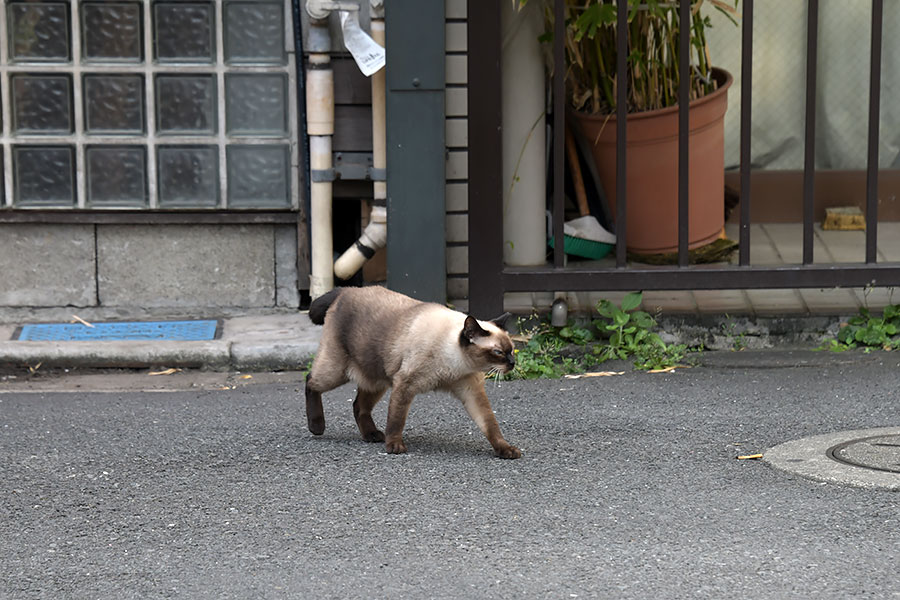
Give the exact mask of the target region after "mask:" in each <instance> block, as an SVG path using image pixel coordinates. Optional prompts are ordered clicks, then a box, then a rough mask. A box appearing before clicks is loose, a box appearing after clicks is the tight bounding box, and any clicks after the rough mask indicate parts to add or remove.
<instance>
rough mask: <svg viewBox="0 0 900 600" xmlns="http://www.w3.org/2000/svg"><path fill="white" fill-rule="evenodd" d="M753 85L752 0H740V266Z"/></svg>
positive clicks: (746, 250) (746, 254) (744, 260)
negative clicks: (741, 2)
mask: <svg viewBox="0 0 900 600" xmlns="http://www.w3.org/2000/svg"><path fill="white" fill-rule="evenodd" d="M752 89H753V0H744V12H743V16H742V22H741V195H740V203H741V229H740V256H739V259H738V260H739V263H740V265H741V266H744V267H745V266H747V265H749V264H750V165H751V161H752V160H753V158H752V156H751V155H750V127H751V120H750V116H751V107H752V100H751V97H752Z"/></svg>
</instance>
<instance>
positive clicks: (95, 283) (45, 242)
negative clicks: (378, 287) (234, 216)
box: [0, 224, 299, 309]
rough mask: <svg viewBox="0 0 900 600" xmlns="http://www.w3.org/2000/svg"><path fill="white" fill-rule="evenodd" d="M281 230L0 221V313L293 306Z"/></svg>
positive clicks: (290, 263) (289, 260) (290, 257)
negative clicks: (52, 309)
mask: <svg viewBox="0 0 900 600" xmlns="http://www.w3.org/2000/svg"><path fill="white" fill-rule="evenodd" d="M296 248H297V237H296V227H294V226H290V225H38V224H0V274H2V275H0V307H55V306H76V307H129V306H133V307H141V308H163V309H164V308H189V307H210V308H216V307H242V308H296V307H298V305H299V296H298V292H297V252H296Z"/></svg>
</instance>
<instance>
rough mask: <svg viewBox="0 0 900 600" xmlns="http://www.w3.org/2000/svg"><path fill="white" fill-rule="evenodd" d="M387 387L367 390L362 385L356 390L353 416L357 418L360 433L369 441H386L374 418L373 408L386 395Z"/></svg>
mask: <svg viewBox="0 0 900 600" xmlns="http://www.w3.org/2000/svg"><path fill="white" fill-rule="evenodd" d="M385 389H386V388H385ZM385 389H380V390H366V389H363V388H362V387H360V388H359V389H358V390H357V392H356V400H354V401H353V416H354V417H355V418H356V426H357V427H359V433H360V434H361V435H362V437H363V439H364V440H366V441H367V442H383V441H384V433H382V432H381V431H379V429H378V427H377V426H376V425H375V421H373V420H372V409H373V408H375V405H376V404H378V401H379V400H381V397H382V396H384V392H385Z"/></svg>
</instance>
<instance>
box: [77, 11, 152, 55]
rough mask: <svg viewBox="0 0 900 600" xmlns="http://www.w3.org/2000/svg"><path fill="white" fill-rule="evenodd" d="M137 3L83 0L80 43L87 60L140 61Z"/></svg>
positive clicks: (141, 50)
mask: <svg viewBox="0 0 900 600" xmlns="http://www.w3.org/2000/svg"><path fill="white" fill-rule="evenodd" d="M142 12H143V11H142V10H141V4H140V3H139V2H85V3H83V4H82V5H81V15H82V18H81V42H82V45H83V48H82V53H83V56H84V60H86V61H90V62H100V61H102V62H141V61H142V60H143V58H144V53H143V43H142V40H143V35H142V30H143V29H142V26H141V23H142Z"/></svg>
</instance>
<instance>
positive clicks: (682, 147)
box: [678, 0, 691, 267]
mask: <svg viewBox="0 0 900 600" xmlns="http://www.w3.org/2000/svg"><path fill="white" fill-rule="evenodd" d="M690 102H691V2H690V0H680V1H679V3H678V266H680V267H686V266H687V265H688V264H689V263H690V259H689V256H688V239H689V236H690V231H689V215H690V211H689V207H688V201H689V198H688V194H689V191H688V185H689V183H690V182H689V175H688V167H689V166H690V165H689V162H688V149H689V145H688V135H689V134H690V117H689V113H688V108H689V106H688V105H689V104H690Z"/></svg>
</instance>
